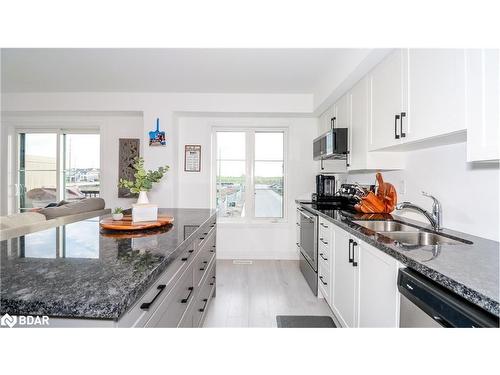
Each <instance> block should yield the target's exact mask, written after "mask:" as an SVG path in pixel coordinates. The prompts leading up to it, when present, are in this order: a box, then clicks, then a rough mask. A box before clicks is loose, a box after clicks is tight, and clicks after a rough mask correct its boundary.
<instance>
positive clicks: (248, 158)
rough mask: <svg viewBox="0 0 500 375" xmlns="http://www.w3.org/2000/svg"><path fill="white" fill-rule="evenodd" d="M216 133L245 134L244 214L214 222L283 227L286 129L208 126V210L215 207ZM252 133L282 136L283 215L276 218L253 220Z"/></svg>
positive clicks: (285, 206) (285, 186) (286, 202)
mask: <svg viewBox="0 0 500 375" xmlns="http://www.w3.org/2000/svg"><path fill="white" fill-rule="evenodd" d="M217 132H244V133H245V174H246V178H245V190H246V193H245V205H246V212H247V214H246V215H245V216H244V217H237V218H234V217H231V218H229V217H223V216H219V217H218V218H217V220H218V221H220V222H221V223H224V224H283V223H287V222H288V176H287V175H288V173H287V171H288V126H277V127H268V126H247V125H246V126H237V125H235V126H220V125H213V126H212V127H211V138H212V142H211V143H212V155H211V161H212V168H211V184H210V188H211V194H210V207H212V208H217V205H216V204H217V186H216V184H217V155H216V153H217ZM255 133H283V208H282V210H283V216H282V217H279V218H269V217H255V176H254V172H255Z"/></svg>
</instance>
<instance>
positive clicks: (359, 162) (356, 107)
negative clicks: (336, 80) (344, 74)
mask: <svg viewBox="0 0 500 375" xmlns="http://www.w3.org/2000/svg"><path fill="white" fill-rule="evenodd" d="M349 95H350V102H351V116H350V117H351V124H350V129H349V151H350V154H349V164H350V167H349V169H365V168H366V158H367V154H368V137H367V134H368V118H369V117H368V115H369V113H368V109H369V106H368V80H367V79H366V78H363V79H362V80H361V81H359V82H358V83H357V84H356V86H354V87H353V88H352V90H351V92H350V94H349Z"/></svg>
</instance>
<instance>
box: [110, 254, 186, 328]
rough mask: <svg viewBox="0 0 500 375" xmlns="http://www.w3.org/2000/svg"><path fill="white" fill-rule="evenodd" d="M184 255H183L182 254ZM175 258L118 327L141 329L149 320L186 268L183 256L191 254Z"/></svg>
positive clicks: (120, 321) (121, 319) (122, 318)
mask: <svg viewBox="0 0 500 375" xmlns="http://www.w3.org/2000/svg"><path fill="white" fill-rule="evenodd" d="M184 253H185V254H184ZM184 253H183V254H182V256H179V257H177V259H176V260H174V262H173V263H171V264H170V265H169V266H168V267H167V269H166V270H165V271H164V272H163V273H162V275H160V277H159V278H158V281H156V282H155V283H154V284H153V286H151V287H150V288H149V289H148V290H147V291H146V292H145V293H144V295H143V296H142V297H141V298H140V299H139V300H138V301H137V303H136V304H135V305H134V306H132V308H131V309H130V310H129V311H128V312H127V313H126V314H125V315H124V316H123V317H121V318H120V320H119V321H118V326H119V327H143V326H144V325H145V324H146V322H147V321H148V320H149V319H151V316H152V315H153V314H154V312H155V311H156V309H158V307H159V306H160V304H161V303H162V301H163V300H164V299H165V298H166V296H167V295H168V294H169V293H170V291H171V289H172V288H173V287H174V284H175V281H176V278H177V277H179V276H180V275H181V274H182V273H183V272H184V271H185V270H186V268H187V265H188V263H189V262H188V261H183V260H182V259H183V258H185V256H184V255H186V254H189V255H190V254H191V253H189V252H188V249H186V250H185V252H184ZM190 256H191V257H192V256H193V255H190Z"/></svg>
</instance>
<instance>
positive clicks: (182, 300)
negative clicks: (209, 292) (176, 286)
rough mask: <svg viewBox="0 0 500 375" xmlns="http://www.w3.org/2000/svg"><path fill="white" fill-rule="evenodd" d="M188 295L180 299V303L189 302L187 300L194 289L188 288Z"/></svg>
mask: <svg viewBox="0 0 500 375" xmlns="http://www.w3.org/2000/svg"><path fill="white" fill-rule="evenodd" d="M188 290H189V294H188V295H187V297H186V298H183V299H181V303H187V302H188V301H189V298H190V297H191V294H192V293H193V290H194V287H192V286H190V287H189V288H188Z"/></svg>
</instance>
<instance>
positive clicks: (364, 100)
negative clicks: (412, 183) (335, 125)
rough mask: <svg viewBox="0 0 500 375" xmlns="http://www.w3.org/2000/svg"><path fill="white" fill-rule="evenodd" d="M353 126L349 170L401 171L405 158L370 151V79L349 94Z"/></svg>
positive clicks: (360, 82)
mask: <svg viewBox="0 0 500 375" xmlns="http://www.w3.org/2000/svg"><path fill="white" fill-rule="evenodd" d="M349 96H350V100H349V102H350V104H351V114H350V116H349V117H350V119H351V124H350V127H349V133H348V134H349V150H350V153H349V167H348V169H349V170H373V169H401V168H403V167H404V158H403V157H402V155H400V154H396V155H394V153H390V152H383V151H374V152H369V151H368V147H369V145H368V131H369V128H370V126H369V125H370V121H371V116H370V108H371V101H370V81H369V79H368V77H365V78H363V79H362V80H361V81H359V82H358V83H357V84H356V85H355V86H354V87H353V88H352V89H351V91H350V92H349Z"/></svg>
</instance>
